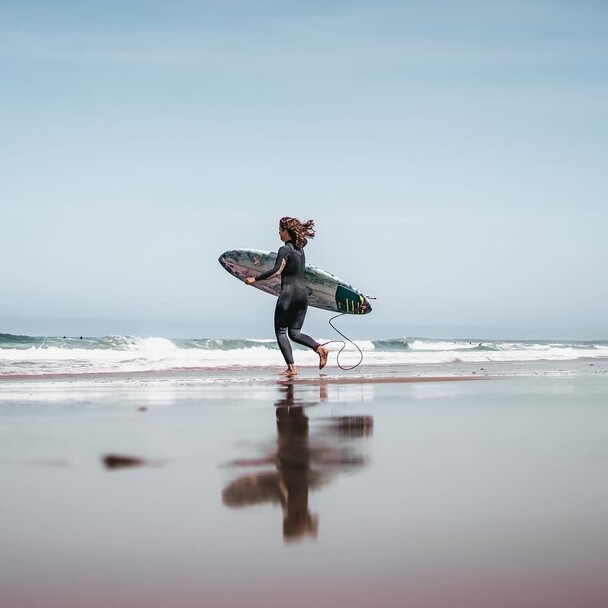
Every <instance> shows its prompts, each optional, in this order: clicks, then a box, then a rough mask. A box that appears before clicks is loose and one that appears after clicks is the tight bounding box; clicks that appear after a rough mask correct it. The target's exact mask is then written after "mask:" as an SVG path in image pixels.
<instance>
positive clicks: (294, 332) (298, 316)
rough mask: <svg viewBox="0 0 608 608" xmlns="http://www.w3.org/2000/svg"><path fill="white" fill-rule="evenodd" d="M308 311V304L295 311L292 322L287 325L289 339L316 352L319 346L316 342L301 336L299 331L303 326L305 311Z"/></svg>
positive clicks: (305, 303)
mask: <svg viewBox="0 0 608 608" xmlns="http://www.w3.org/2000/svg"><path fill="white" fill-rule="evenodd" d="M307 310H308V302H306V301H305V302H304V303H303V305H301V304H300V306H299V307H298V308H297V310H295V311H294V312H295V315H294V320H293V322H292V323H291V324H290V325H289V337H290V338H291V339H292V340H293V341H294V342H297V343H298V344H301V345H302V346H308V348H312V350H317V348H319V346H321V345H320V344H319V343H318V342H317V341H316V340H313V339H312V338H311V337H310V336H308V335H306V334H303V333H302V332H301V331H300V330H301V329H302V326H303V325H304V319H305V317H306V311H307Z"/></svg>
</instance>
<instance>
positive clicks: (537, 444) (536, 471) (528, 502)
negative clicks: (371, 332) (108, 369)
mask: <svg viewBox="0 0 608 608" xmlns="http://www.w3.org/2000/svg"><path fill="white" fill-rule="evenodd" d="M371 376H373V377H369V376H366V375H365V374H360V375H350V376H349V375H345V376H344V377H340V376H339V374H332V375H328V376H327V377H326V378H323V377H321V378H320V379H319V378H318V377H315V375H314V374H313V373H312V372H310V371H306V370H305V373H303V374H302V376H301V377H299V378H297V379H296V380H294V381H283V380H281V381H277V380H276V378H271V377H270V376H269V375H268V374H262V373H260V374H259V375H258V376H256V377H255V378H254V379H253V380H252V381H241V380H242V379H241V380H239V381H238V382H235V381H233V380H234V378H232V379H231V381H226V382H214V383H210V384H197V383H193V382H189V381H187V380H184V382H183V383H176V382H175V379H173V380H172V381H171V382H168V383H164V382H163V381H154V382H152V381H150V382H148V383H146V382H140V379H137V382H138V383H135V384H130V383H129V382H127V381H124V382H122V383H121V382H104V383H97V384H96V383H94V382H93V383H92V382H90V381H85V380H82V379H81V380H79V381H77V380H75V379H72V380H65V381H58V382H56V383H54V384H53V383H51V384H44V385H42V384H40V383H39V384H38V385H35V383H30V384H27V383H25V384H24V383H21V384H19V383H14V382H13V383H9V384H8V385H7V384H5V385H3V386H0V487H2V499H1V501H0V511H1V512H0V556H1V561H2V568H0V605H1V606H2V608H25V607H27V608H32V607H33V606H41V607H42V606H44V607H45V608H72V607H74V608H76V607H78V608H83V607H87V608H98V607H99V608H101V607H103V608H107V607H108V606H117V607H118V606H121V607H122V606H129V607H135V608H138V607H142V608H143V607H146V608H156V607H161V606H162V607H166V606H172V607H179V608H182V607H184V608H186V607H187V608H190V607H195V606H196V607H200V606H210V607H213V606H226V607H228V606H231V607H232V606H243V607H258V606H274V605H289V606H296V607H299V606H302V607H304V606H306V607H307V608H309V607H310V606H321V607H324V606H332V607H335V606H351V607H363V606H371V605H380V606H383V607H386V606H395V607H396V606H400V607H401V606H415V607H416V608H444V607H445V608H447V607H450V608H460V607H462V608H464V607H467V608H477V607H479V608H481V607H484V608H486V607H488V606H491V607H496V608H503V607H505V608H507V607H509V608H510V607H518V608H521V607H529V608H544V607H545V606H546V607H547V608H548V607H549V606H550V607H551V608H556V607H557V608H566V607H567V608H572V607H577V608H579V607H580V608H583V607H589V608H595V607H597V608H599V607H602V608H603V607H605V606H606V605H608V583H607V582H606V580H605V571H606V567H607V566H608V532H607V530H608V526H607V524H608V488H607V486H606V484H605V479H606V476H607V473H608V408H606V403H608V399H607V397H608V380H607V379H606V376H605V375H603V374H602V375H587V376H566V377H547V376H544V377H501V378H493V377H489V376H486V377H485V378H484V381H483V382H465V381H461V380H462V379H463V378H462V377H456V378H455V377H445V376H441V375H440V374H437V375H436V376H435V377H433V378H431V377H429V376H427V377H421V378H413V377H411V376H407V374H396V373H395V372H394V371H390V370H389V371H387V372H386V373H385V374H378V373H375V374H371ZM469 377H470V378H475V376H472V375H469Z"/></svg>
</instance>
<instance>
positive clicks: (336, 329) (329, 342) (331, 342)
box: [321, 312, 363, 371]
mask: <svg viewBox="0 0 608 608" xmlns="http://www.w3.org/2000/svg"><path fill="white" fill-rule="evenodd" d="M345 314H346V313H345V312H341V313H340V314H338V315H335V316H333V317H332V318H331V319H330V320H329V321H328V323H329V324H330V325H331V326H332V327H333V329H334V330H335V331H336V332H337V333H339V334H340V335H341V336H342V337H343V338H344V340H346V341H347V342H350V343H351V344H352V345H353V346H354V347H355V348H356V349H357V350H358V351H359V356H360V357H361V358H360V359H359V361H358V362H357V363H355V364H354V365H353V366H352V367H344V366H343V365H341V364H340V353H341V352H342V351H343V350H344V349H345V348H346V342H345V341H344V340H329V341H328V342H324V343H323V344H321V346H327V345H328V344H333V343H336V344H337V343H338V342H341V343H342V348H341V349H340V350H339V351H338V354H337V356H336V363H337V364H338V367H339V368H340V369H341V370H343V371H349V370H351V369H355V367H358V366H359V365H361V363H362V362H363V351H362V350H361V349H360V348H359V347H358V346H357V345H356V344H355V343H354V342H353V341H352V340H351V339H350V338H348V337H347V336H345V335H344V334H343V333H342V332H341V331H340V330H339V329H338V328H337V327H336V326H335V325H334V324H333V323H332V321H333V320H334V319H337V318H338V317H343V316H344V315H345Z"/></svg>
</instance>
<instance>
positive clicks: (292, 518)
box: [222, 382, 373, 541]
mask: <svg viewBox="0 0 608 608" xmlns="http://www.w3.org/2000/svg"><path fill="white" fill-rule="evenodd" d="M280 392H281V394H280V397H279V399H278V400H277V401H276V402H275V416H276V429H277V440H276V449H275V451H274V452H273V453H270V454H263V455H260V457H257V458H251V459H247V460H242V459H241V460H234V461H232V462H231V463H229V465H230V466H248V467H253V466H255V467H263V466H266V467H268V465H273V468H272V470H271V469H269V468H267V469H266V470H260V471H257V472H255V473H248V474H246V475H243V476H241V477H239V478H237V479H236V480H234V481H233V482H231V483H230V484H229V485H228V486H226V487H225V488H224V491H223V493H222V499H223V502H224V504H225V505H226V506H228V507H247V506H250V505H257V504H261V503H264V502H270V503H275V504H276V503H278V504H280V505H281V507H282V510H283V538H284V540H285V541H294V540H300V539H303V538H304V537H306V536H311V537H316V536H317V533H318V528H319V517H318V515H317V514H315V513H312V512H311V511H310V508H309V505H308V493H309V490H311V489H313V490H314V489H317V488H319V487H321V486H322V485H324V484H326V483H328V482H329V481H331V479H332V478H333V477H334V476H335V475H336V474H338V473H340V472H344V471H347V470H352V469H356V468H360V467H363V466H365V465H366V464H367V459H366V457H365V455H364V454H363V451H362V447H363V446H362V445H361V439H363V438H365V437H368V436H369V435H371V431H372V428H373V418H372V417H371V416H343V417H338V418H328V419H323V420H320V421H319V420H315V422H319V423H320V424H319V425H318V426H317V425H316V424H315V426H314V432H312V433H311V432H310V422H309V418H308V416H307V415H306V413H305V409H304V405H302V402H301V401H300V400H297V399H296V398H295V395H294V384H293V383H291V382H286V383H285V384H284V385H282V386H281V388H280ZM327 398H328V396H327V387H326V386H321V387H320V394H319V400H320V401H325V400H327ZM307 405H310V402H309V403H307Z"/></svg>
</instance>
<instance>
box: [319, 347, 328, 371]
mask: <svg viewBox="0 0 608 608" xmlns="http://www.w3.org/2000/svg"><path fill="white" fill-rule="evenodd" d="M317 355H319V369H323V368H324V367H325V366H326V365H327V357H328V356H329V350H328V349H327V348H325V347H324V346H319V348H317Z"/></svg>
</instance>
